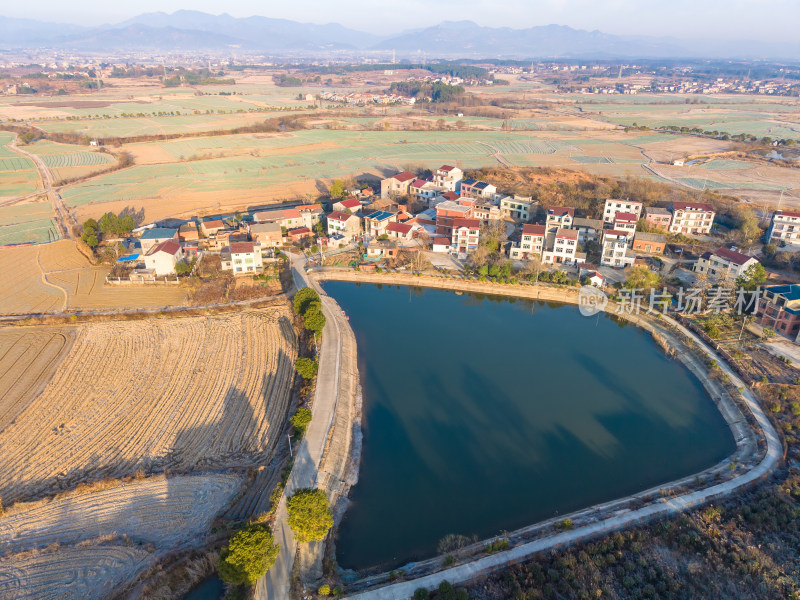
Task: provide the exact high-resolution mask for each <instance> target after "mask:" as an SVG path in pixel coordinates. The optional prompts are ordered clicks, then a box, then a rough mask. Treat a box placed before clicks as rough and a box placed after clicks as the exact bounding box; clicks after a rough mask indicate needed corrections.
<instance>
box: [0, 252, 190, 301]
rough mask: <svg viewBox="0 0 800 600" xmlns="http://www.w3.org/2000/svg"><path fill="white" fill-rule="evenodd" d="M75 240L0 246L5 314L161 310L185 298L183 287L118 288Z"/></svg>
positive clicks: (0, 291) (0, 298) (1, 296)
mask: <svg viewBox="0 0 800 600" xmlns="http://www.w3.org/2000/svg"><path fill="white" fill-rule="evenodd" d="M109 270H110V269H109V267H108V266H104V265H101V266H94V265H92V264H90V263H89V261H88V260H87V258H86V257H85V256H83V255H82V254H81V253H80V252H79V251H78V249H77V246H76V244H75V242H72V241H70V240H60V241H58V242H53V243H51V244H42V245H38V246H22V247H16V248H0V273H2V282H3V286H2V287H0V314H22V313H47V312H58V311H64V310H80V309H84V310H86V309H113V308H121V309H122V308H161V307H167V306H175V305H182V304H184V303H185V302H186V289H185V288H184V287H183V286H179V285H174V286H113V285H108V284H106V283H105V278H106V275H107V274H108V272H109Z"/></svg>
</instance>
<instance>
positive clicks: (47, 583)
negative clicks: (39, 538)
mask: <svg viewBox="0 0 800 600" xmlns="http://www.w3.org/2000/svg"><path fill="white" fill-rule="evenodd" d="M152 561H153V555H152V553H150V552H147V551H146V550H143V549H141V548H137V547H135V546H115V545H104V546H99V547H83V548H80V547H74V548H65V549H59V550H57V551H55V552H29V553H26V554H22V555H16V556H10V557H8V558H5V559H2V560H0V598H2V599H3V600H86V599H88V598H102V597H104V596H106V595H107V594H108V593H109V592H111V590H112V589H113V588H114V587H115V586H117V585H119V584H121V583H123V582H125V581H129V580H131V579H133V578H134V577H135V576H136V574H137V573H139V572H140V571H142V570H143V569H144V568H145V567H147V566H148V565H149V564H151V563H152Z"/></svg>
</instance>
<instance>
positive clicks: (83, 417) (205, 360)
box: [0, 307, 297, 505]
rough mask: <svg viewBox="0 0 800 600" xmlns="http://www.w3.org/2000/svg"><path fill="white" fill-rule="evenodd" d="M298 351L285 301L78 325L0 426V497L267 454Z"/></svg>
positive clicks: (248, 460)
mask: <svg viewBox="0 0 800 600" xmlns="http://www.w3.org/2000/svg"><path fill="white" fill-rule="evenodd" d="M296 355H297V345H296V341H295V337H294V332H293V330H292V327H291V324H290V323H289V320H288V312H287V311H286V310H285V309H284V308H282V307H275V308H273V309H265V310H260V311H245V312H240V313H236V314H231V315H226V316H218V317H187V318H184V319H150V320H147V321H136V322H116V323H93V324H87V325H84V326H80V328H79V331H78V332H77V334H75V340H74V342H73V343H72V346H71V348H70V349H69V352H68V353H67V354H66V356H64V357H63V359H62V361H61V363H60V365H59V366H58V368H57V370H56V371H55V373H53V375H52V377H51V378H50V380H49V382H48V383H47V385H46V386H45V388H44V389H43V390H42V392H41V394H40V395H38V396H37V397H36V398H35V400H34V401H32V402H30V403H28V406H27V408H26V409H25V410H24V411H23V412H22V413H21V414H19V415H18V416H17V417H16V419H15V421H14V422H13V423H11V424H9V425H7V426H6V428H5V429H4V430H3V431H2V432H1V433H0V445H2V447H3V453H2V456H0V497H2V498H3V503H4V504H6V505H7V504H10V503H11V502H14V501H18V500H23V499H27V498H32V497H38V496H41V495H44V494H48V493H53V492H54V491H58V490H62V489H71V488H73V487H74V486H75V485H77V484H78V483H80V482H84V481H93V480H97V479H101V478H106V477H112V478H116V477H121V476H125V475H130V474H132V473H133V472H134V471H135V470H137V469H144V470H145V471H147V472H153V471H160V470H163V469H165V468H169V469H170V470H171V471H173V472H188V471H196V470H203V469H210V468H225V467H230V466H240V465H244V466H251V465H254V464H256V462H257V461H263V460H265V459H266V460H268V459H269V457H270V455H271V454H272V452H273V451H274V450H275V448H276V444H277V442H278V440H277V438H276V436H277V433H278V432H279V431H280V428H281V427H282V426H283V423H284V421H285V414H286V410H287V407H288V391H289V385H290V383H291V379H292V377H291V375H292V373H293V366H292V365H293V361H294V358H295V357H296ZM27 360H29V361H32V360H33V357H31V356H30V354H29V355H28V359H27ZM18 366H19V367H20V368H22V367H23V366H24V365H22V364H19V365H18ZM4 377H13V373H9V372H6V373H5V374H4ZM13 384H14V383H13V382H12V385H13Z"/></svg>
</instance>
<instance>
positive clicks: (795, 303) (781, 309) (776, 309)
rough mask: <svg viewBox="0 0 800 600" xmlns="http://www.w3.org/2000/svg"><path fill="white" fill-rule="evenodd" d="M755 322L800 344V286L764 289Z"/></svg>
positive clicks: (774, 286)
mask: <svg viewBox="0 0 800 600" xmlns="http://www.w3.org/2000/svg"><path fill="white" fill-rule="evenodd" d="M756 322H757V323H758V324H759V325H761V326H762V327H769V328H770V329H772V330H773V331H775V332H776V333H780V334H781V335H784V336H786V337H788V338H789V339H791V340H792V341H793V342H794V343H795V344H800V284H797V283H790V284H786V285H771V286H769V287H767V288H764V291H763V292H762V294H761V297H760V298H759V299H758V309H757V310H756Z"/></svg>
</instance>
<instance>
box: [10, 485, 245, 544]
mask: <svg viewBox="0 0 800 600" xmlns="http://www.w3.org/2000/svg"><path fill="white" fill-rule="evenodd" d="M243 482H244V477H242V476H240V475H223V474H211V475H177V476H175V477H164V476H156V477H150V478H147V479H143V480H140V481H131V482H129V483H124V484H122V485H118V486H116V487H111V488H108V489H103V490H99V491H94V492H90V493H78V494H76V495H73V496H70V497H67V498H64V499H58V500H53V501H51V502H44V503H38V502H37V503H32V507H31V508H26V507H25V505H24V504H23V505H22V506H21V507H20V508H19V509H16V507H15V510H13V512H12V514H10V515H4V516H3V517H2V518H1V519H0V554H9V553H18V552H22V551H25V550H30V549H34V548H42V547H45V546H49V545H50V544H56V543H58V544H61V545H64V544H75V543H78V542H80V541H82V540H90V539H93V538H97V537H100V536H103V535H107V534H110V533H115V534H116V535H118V536H125V537H127V538H128V539H129V540H131V541H133V542H135V543H137V544H154V545H155V546H156V547H157V548H160V549H168V548H169V549H174V548H175V547H177V546H180V545H183V544H186V543H190V542H193V541H196V540H197V539H198V538H199V537H200V536H202V535H204V534H205V533H206V532H207V531H208V529H210V527H211V523H212V521H213V519H214V517H215V516H216V515H217V514H218V513H219V512H220V510H221V509H223V508H224V507H225V506H227V504H228V503H229V502H230V501H231V499H232V498H233V497H234V496H235V494H236V493H237V492H238V491H239V489H241V487H242V484H243Z"/></svg>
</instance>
